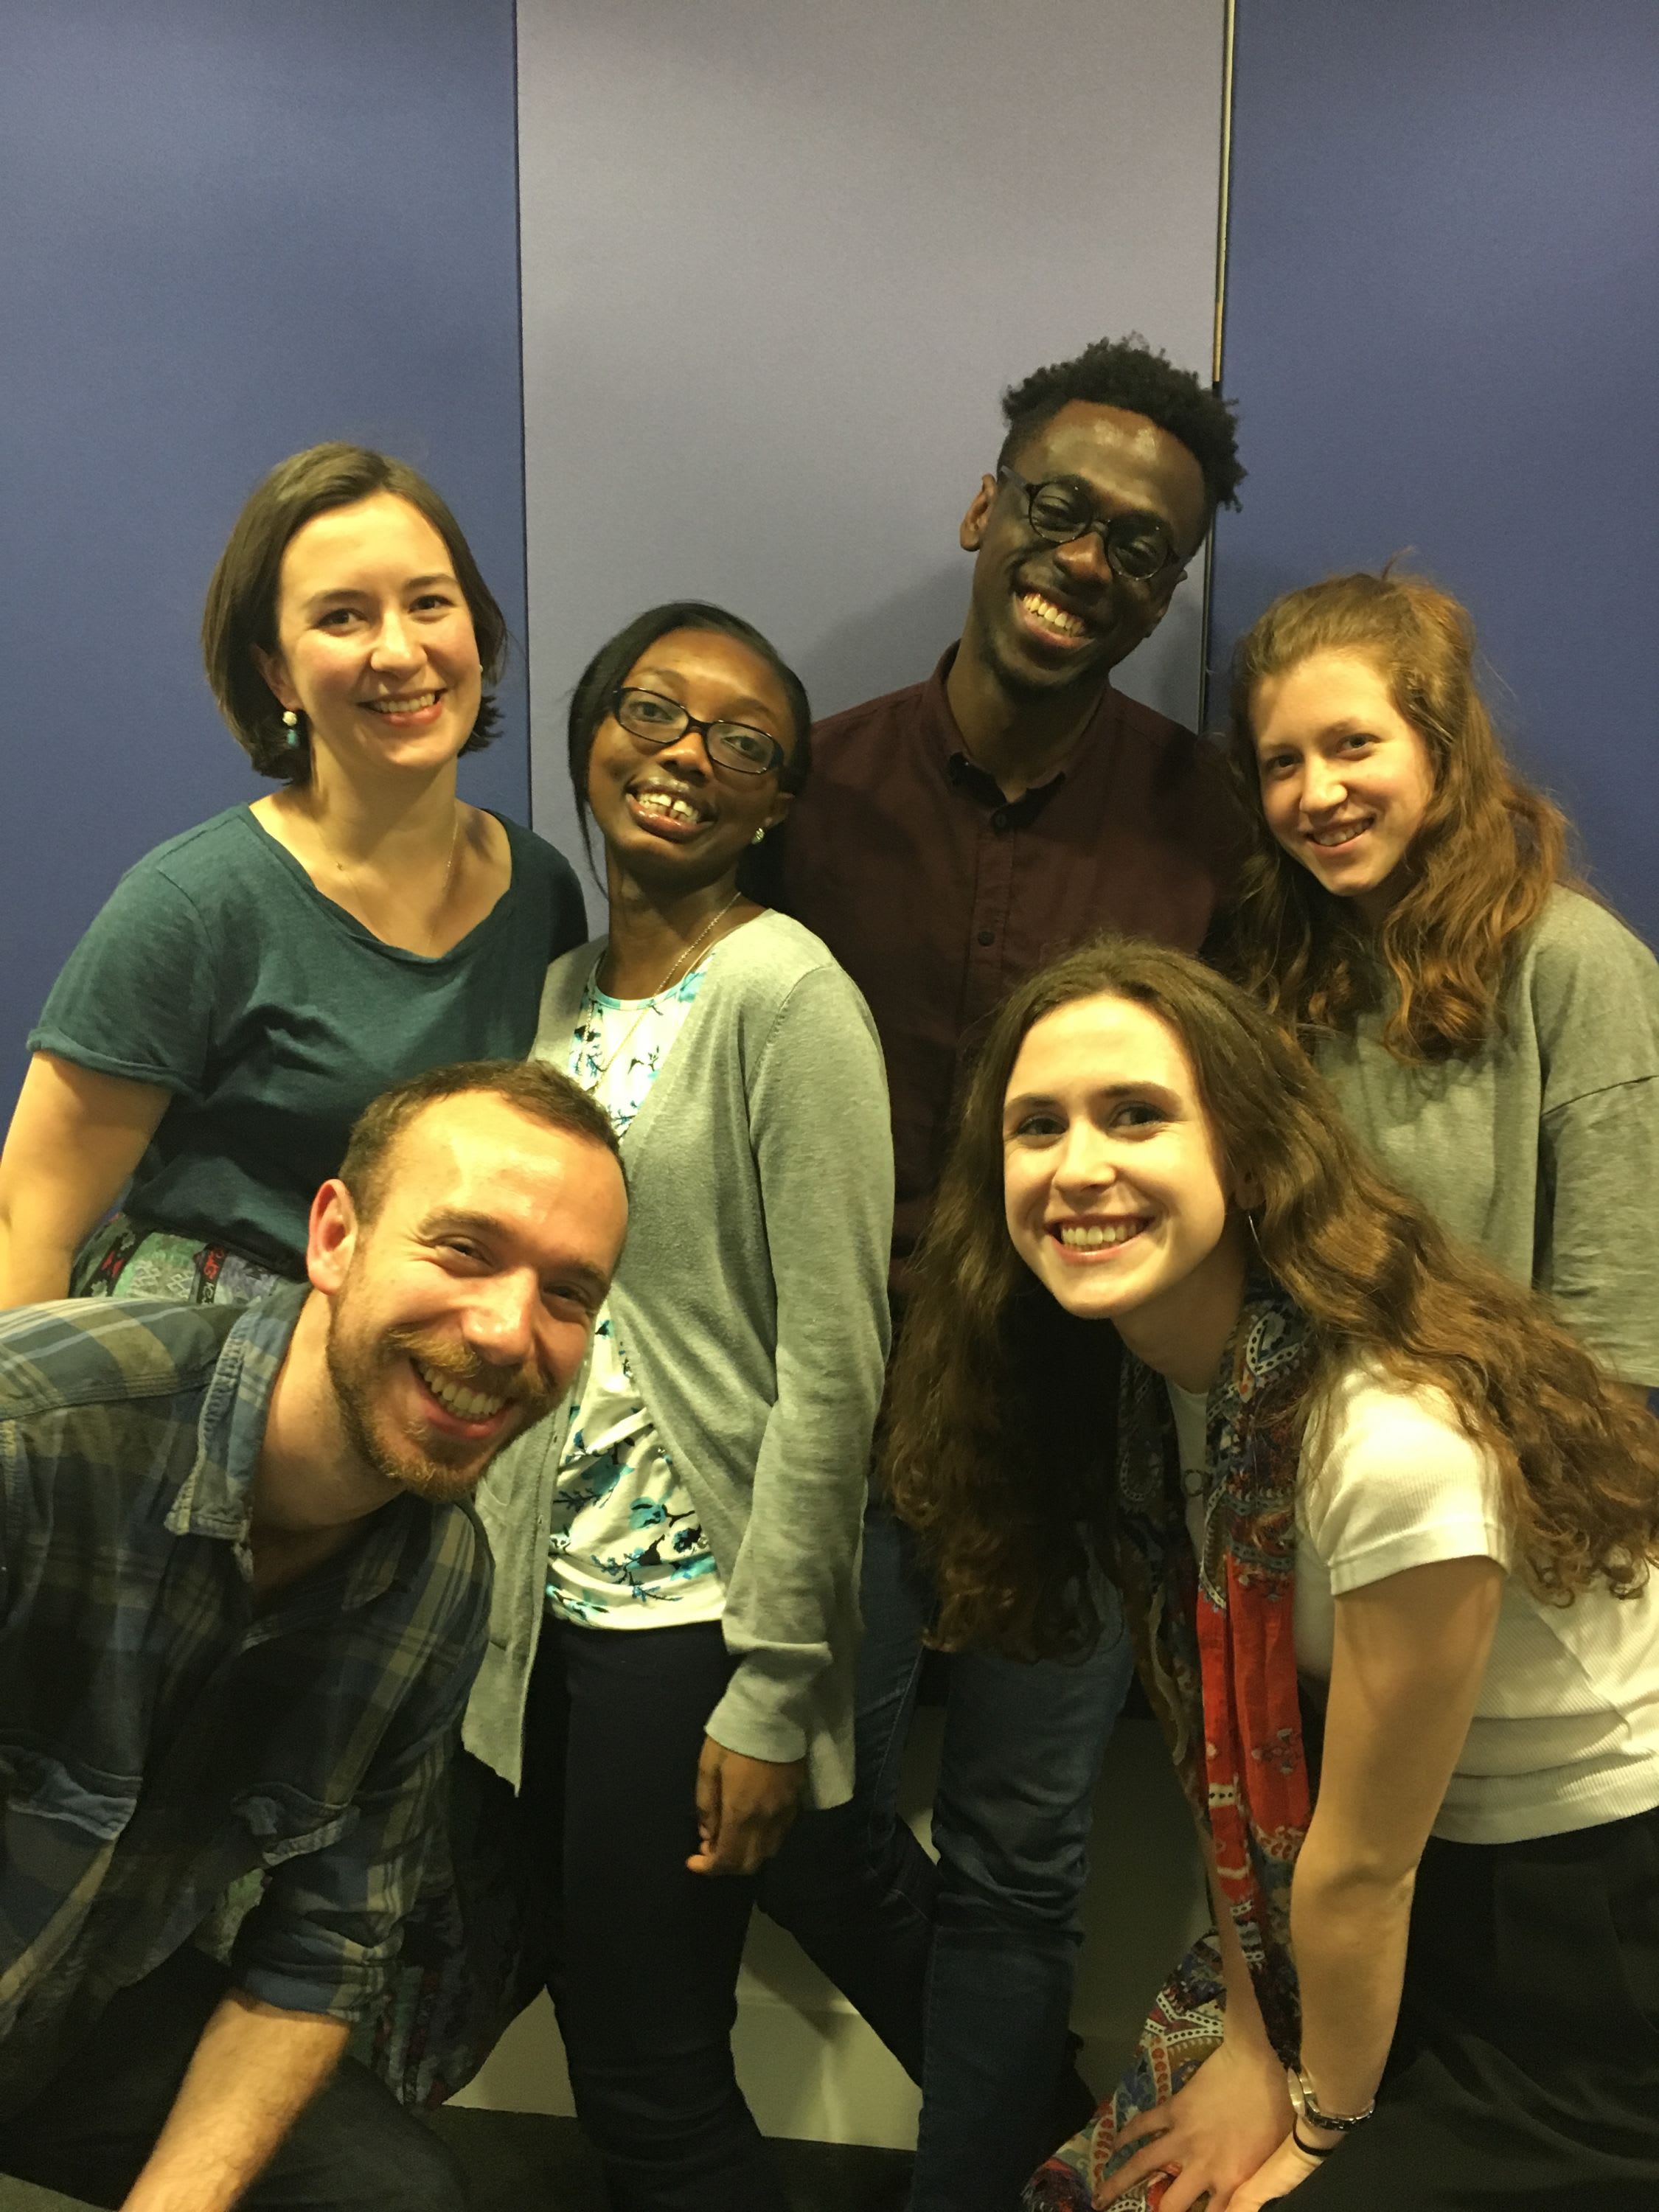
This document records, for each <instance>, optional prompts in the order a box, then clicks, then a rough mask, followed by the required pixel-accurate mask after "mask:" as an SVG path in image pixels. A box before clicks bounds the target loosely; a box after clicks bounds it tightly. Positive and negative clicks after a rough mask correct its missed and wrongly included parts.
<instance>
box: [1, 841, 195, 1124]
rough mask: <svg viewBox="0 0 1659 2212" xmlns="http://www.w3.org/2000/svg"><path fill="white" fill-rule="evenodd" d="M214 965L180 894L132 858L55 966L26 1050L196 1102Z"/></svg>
mask: <svg viewBox="0 0 1659 2212" xmlns="http://www.w3.org/2000/svg"><path fill="white" fill-rule="evenodd" d="M216 967H217V962H216V958H215V955H214V950H213V947H212V945H210V941H209V939H208V933H207V932H206V930H205V929H204V926H203V922H202V918H201V916H200V915H199V914H198V913H197V909H196V907H195V905H194V904H193V902H191V899H190V897H189V896H188V895H187V894H186V893H185V892H184V891H183V890H180V889H179V886H178V885H177V884H174V883H173V882H172V881H171V879H170V878H168V877H167V876H165V875H163V874H162V873H161V871H160V870H159V869H158V868H156V867H155V866H153V865H152V864H151V863H149V862H147V861H140V862H139V864H138V866H137V867H136V868H131V869H130V870H129V871H128V872H127V873H126V874H125V876H123V877H122V878H121V880H120V882H119V883H118V884H117V885H116V887H115V889H114V890H113V891H112V893H111V895H110V896H109V898H108V900H107V901H106V903H105V905H104V907H103V908H102V909H101V911H100V913H99V914H98V915H97V916H96V918H95V919H94V921H93V924H92V926H91V927H90V928H89V929H88V931H87V933H86V934H85V936H84V937H82V939H81V941H80V943H79V944H78V945H76V948H75V950H74V951H72V952H71V953H70V957H69V958H68V960H67V961H66V962H65V963H64V968H63V970H62V972H61V973H60V975H58V980H57V981H56V982H55V983H54V984H53V985H52V991H51V993H50V994H49V995H48V997H47V1000H46V1006H45V1007H44V1008H43V1009H42V1011H41V1015H40V1021H39V1022H38V1023H37V1024H35V1026H34V1028H33V1030H31V1031H30V1033H29V1038H28V1048H29V1050H30V1051H31V1052H50V1053H54V1054H57V1055H58V1058H59V1059H61V1060H70V1061H72V1062H73V1063H74V1065H75V1066H77V1067H84V1068H88V1069H90V1070H91V1071H92V1073H94V1074H97V1075H118V1076H123V1077H125V1078H126V1079H128V1080H129V1081H130V1082H134V1083H154V1084H156V1085H160V1086H161V1088H162V1089H163V1090H167V1091H173V1093H174V1094H175V1095H176V1096H179V1097H184V1098H187V1099H190V1100H191V1101H199V1100H200V1098H201V1096H202V1091H203V1085H204V1079H205V1075H206V1069H207V1063H208V1058H209V1053H210V1044H211V1033H212V1017H213V991H214V976H215V974H216Z"/></svg>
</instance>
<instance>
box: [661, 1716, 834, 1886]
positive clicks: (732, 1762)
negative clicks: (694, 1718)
mask: <svg viewBox="0 0 1659 2212" xmlns="http://www.w3.org/2000/svg"><path fill="white" fill-rule="evenodd" d="M805 1780H806V1761H805V1759H787V1760H776V1759H750V1758H747V1757H745V1755H744V1753H742V1752H740V1751H728V1750H727V1749H726V1746H725V1745H724V1744H723V1743H716V1742H715V1741H714V1737H713V1736H712V1735H706V1736H705V1737H704V1738H703V1740H702V1758H701V1759H698V1761H697V1845H698V1847H697V1849H696V1850H695V1851H693V1852H692V1854H691V1856H690V1858H689V1859H687V1861H686V1864H687V1866H689V1867H690V1869H691V1871H692V1873H693V1874H755V1873H757V1872H758V1871H759V1869H761V1868H762V1867H763V1866H764V1865H765V1863H766V1862H767V1860H768V1859H769V1858H770V1857H771V1856H772V1854H773V1852H774V1851H775V1850H776V1849H777V1848H778V1845H779V1844H781V1842H782V1841H783V1839H784V1838H785V1836H786V1835H787V1833H788V1832H789V1823H790V1822H791V1821H792V1820H793V1819H794V1817H795V1812H796V1808H798V1807H799V1803H800V1793H801V1790H802V1788H803V1787H804V1785H805Z"/></svg>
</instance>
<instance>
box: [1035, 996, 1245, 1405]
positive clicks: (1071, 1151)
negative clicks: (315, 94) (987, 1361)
mask: <svg viewBox="0 0 1659 2212" xmlns="http://www.w3.org/2000/svg"><path fill="white" fill-rule="evenodd" d="M1002 1138H1003V1196H1004V1204H1005V1207H1006V1218H1007V1223H1008V1233H1009V1235H1010V1237H1012V1239H1013V1243H1014V1249H1016V1250H1017V1251H1018V1254H1019V1256H1020V1257H1021V1259H1022V1260H1024V1262H1025V1264H1026V1266H1027V1267H1029V1268H1030V1270H1031V1272H1032V1273H1033V1274H1034V1275H1036V1278H1037V1279H1038V1281H1039V1282H1041V1283H1042V1284H1043V1285H1044V1286H1045V1287H1046V1288H1047V1289H1048V1291H1050V1292H1052V1294H1053V1296H1054V1298H1055V1299H1056V1300H1057V1301H1058V1303H1059V1304H1060V1305H1062V1306H1064V1307H1065V1309H1066V1311H1067V1313H1071V1314H1075V1315H1077V1316H1079V1319H1081V1320H1085V1321H1109V1322H1112V1323H1113V1325H1114V1326H1115V1328H1116V1329H1117V1331H1118V1334H1120V1335H1121V1337H1122V1339H1123V1340H1124V1342H1125V1343H1126V1344H1127V1346H1129V1348H1130V1350H1131V1351H1132V1352H1134V1353H1135V1354H1136V1355H1137V1356H1138V1357H1139V1358H1141V1359H1144V1360H1145V1361H1146V1364H1148V1365H1149V1366H1151V1367H1152V1368H1154V1369H1156V1370H1158V1372H1159V1373H1160V1374H1164V1375H1166V1376H1170V1377H1171V1379H1172V1380H1174V1381H1176V1382H1177V1383H1182V1384H1183V1385H1184V1386H1185V1387H1187V1388H1189V1389H1200V1388H1202V1387H1204V1386H1205V1385H1206V1383H1208V1381H1209V1379H1210V1377H1211V1376H1212V1374H1213V1372H1214V1370H1215V1366H1216V1364H1217V1362H1218V1360H1219V1358H1220V1356H1221V1352H1222V1349H1223V1347H1224V1346H1225V1343H1226V1340H1227V1338H1228V1337H1229V1335H1230V1334H1231V1331H1232V1328H1233V1325H1234V1323H1235V1322H1236V1321H1237V1317H1238V1310H1239V1305H1240V1303H1241V1300H1242V1297H1243V1284H1244V1243H1243V1234H1242V1232H1241V1228H1240V1224H1239V1221H1238V1218H1237V1215H1235V1214H1234V1213H1232V1212H1231V1210H1230V1206H1229V1198H1228V1193H1227V1191H1226V1190H1225V1188H1224V1187H1223V1182H1222V1176H1221V1170H1220V1167H1219V1164H1218V1159H1217V1156H1216V1149H1215V1145H1214V1141H1213V1139H1212V1134H1211V1131H1210V1126H1209V1121H1208V1118H1207V1116H1206V1114H1205V1112H1204V1109H1203V1106H1202V1103H1201V1102H1200V1098H1199V1096H1198V1090H1197V1085H1196V1083H1195V1080H1194V1075H1193V1071H1192V1066H1191V1064H1190V1062H1189V1061H1188V1057H1187V1054H1186V1052H1185V1050H1184V1049H1183V1048H1182V1044H1181V1042H1180V1040H1179V1038H1178V1037H1177V1036H1176V1033H1175V1031H1174V1030H1172V1029H1170V1026H1169V1025H1168V1024H1167V1023H1165V1022H1164V1021H1163V1020H1161V1019H1160V1018H1159V1017H1158V1015H1156V1014H1154V1013H1152V1012H1151V1011H1150V1010H1149V1009H1148V1008H1146V1007H1145V1006H1139V1005H1137V1004H1135V1003H1134V1002H1133V1001H1132V1000H1127V999H1120V998H1115V997H1109V996H1102V997H1097V998H1091V999H1076V1000H1073V1001H1072V1002H1071V1003H1070V1004H1069V1005H1067V1006H1061V1007H1060V1008H1059V1009H1058V1010H1057V1011H1056V1012H1054V1013H1052V1014H1048V1015H1045V1016H1044V1018H1042V1020H1041V1021H1039V1022H1036V1023H1035V1024H1033V1025H1032V1027H1031V1028H1030V1030H1028V1031H1027V1033H1026V1036H1025V1038H1024V1042H1023V1043H1022V1044H1021V1046H1020V1049H1019V1056H1018V1059H1017V1060H1015V1062H1014V1066H1013V1072H1012V1074H1011V1075H1010V1077H1009V1080H1008V1089H1007V1094H1006V1098H1005V1101H1004V1105H1003V1123H1002ZM1189 1378H1190V1379H1189Z"/></svg>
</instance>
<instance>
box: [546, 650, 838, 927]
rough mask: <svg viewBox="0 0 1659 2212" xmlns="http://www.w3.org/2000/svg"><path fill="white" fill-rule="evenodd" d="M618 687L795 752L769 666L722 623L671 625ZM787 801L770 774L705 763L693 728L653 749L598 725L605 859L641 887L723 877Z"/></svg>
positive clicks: (593, 756) (590, 764) (596, 776)
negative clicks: (738, 726) (717, 626)
mask: <svg viewBox="0 0 1659 2212" xmlns="http://www.w3.org/2000/svg"><path fill="white" fill-rule="evenodd" d="M623 688H625V689H629V690H645V691H651V692H654V693H656V694H657V695H658V696H659V698H662V699H665V700H671V701H672V702H674V703H675V704H677V705H678V706H681V707H683V708H684V709H685V710H686V712H687V714H690V715H691V716H692V717H693V718H694V719H695V720H697V721H700V722H741V723H743V724H744V725H745V726H747V727H749V728H750V729H755V730H759V731H761V732H763V733H764V734H765V735H766V736H767V737H769V738H775V740H776V742H777V743H778V744H780V745H781V747H782V748H783V751H784V754H785V756H786V757H788V756H789V755H791V754H793V750H794V748H795V723H794V717H793V714H792V712H791V710H790V706H789V701H788V698H787V695H786V693H785V691H784V689H783V686H782V684H781V683H780V682H779V681H778V678H777V676H776V673H775V671H774V670H772V669H771V668H770V667H769V666H768V665H767V663H766V662H765V661H764V660H763V659H762V658H761V656H760V655H759V654H758V653H755V652H754V651H752V650H751V648H750V647H748V646H747V645H745V644H744V642H743V641H742V640H741V639H739V638H735V637H727V636H726V635H724V634H723V633H722V632H720V631H719V630H703V629H677V630H670V631H668V632H667V633H666V634H665V635H663V636H662V637H659V638H658V639H657V640H656V641H654V643H653V644H651V645H649V646H647V647H646V649H645V651H644V652H643V653H641V655H640V657H639V659H637V660H636V661H635V664H634V665H633V666H632V668H630V669H629V671H628V673H627V675H626V676H625V677H624V678H623ZM789 797H790V795H789V793H787V792H785V791H780V790H779V788H778V778H777V773H776V771H775V769H772V770H769V771H768V772H767V773H765V774H764V775H745V774H744V773H743V772H742V771H741V770H738V769H732V768H727V767H724V766H722V765H721V764H720V763H718V762H714V761H711V760H710V759H709V757H708V750H707V747H706V745H705V744H704V741H703V738H702V736H701V734H699V733H698V732H695V731H692V730H690V729H688V730H685V731H684V732H682V734H681V735H680V736H679V737H678V738H674V739H672V740H671V742H670V743H669V744H665V745H659V746H653V745H651V744H647V743H644V742H642V741H641V740H640V739H639V738H635V737H632V736H630V735H629V732H627V731H626V730H624V729H623V726H622V725H621V724H620V723H619V722H618V721H617V718H616V716H615V715H614V714H608V713H607V714H605V717H604V719H603V720H601V721H600V723H599V727H598V728H597V729H596V730H595V731H594V732H593V743H592V750H590V752H589V754H588V759H587V799H588V804H589V805H590V806H591V807H592V810H593V819H594V821H595V822H596V823H598V824H599V834H600V836H602V837H603V838H604V839H605V849H606V852H607V854H609V856H610V858H611V862H612V864H613V865H614V866H619V867H620V868H622V870H623V872H624V873H626V874H628V875H629V876H631V877H633V878H635V880H636V881H638V882H641V883H648V884H656V885H660V886H663V887H665V888H671V889H674V890H695V889H697V888H699V887H701V886H703V885H707V884H715V883H718V882H720V880H721V879H722V878H724V877H726V876H728V875H730V874H731V873H732V871H734V870H735V868H736V866H737V864H738V859H739V857H740V856H741V854H742V853H743V851H744V847H745V846H747V845H749V844H750V843H752V842H753V840H754V836H755V832H756V831H757V829H770V828H771V827H772V826H773V824H774V823H778V822H781V821H782V819H783V817H784V815H785V814H786V813H787V811H788V808H789Z"/></svg>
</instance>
